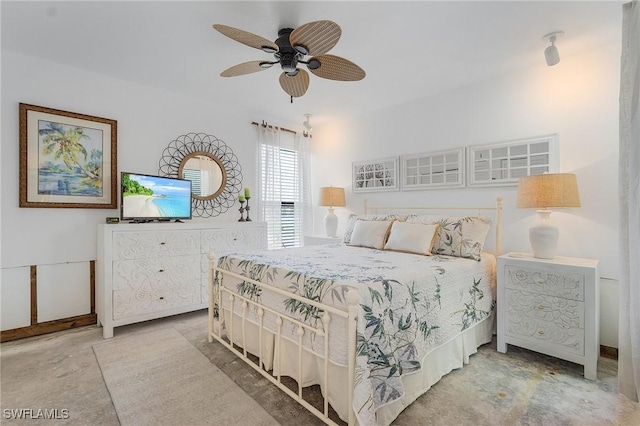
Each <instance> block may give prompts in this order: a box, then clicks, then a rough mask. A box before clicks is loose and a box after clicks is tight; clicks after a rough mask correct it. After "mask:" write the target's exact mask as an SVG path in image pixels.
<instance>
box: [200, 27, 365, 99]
mask: <svg viewBox="0 0 640 426" xmlns="http://www.w3.org/2000/svg"><path fill="white" fill-rule="evenodd" d="M213 28H214V29H215V30H217V31H219V32H220V33H222V34H224V35H225V36H227V37H229V38H232V39H234V40H236V41H238V42H240V43H242V44H245V45H247V46H250V47H253V48H255V49H260V50H262V51H263V52H266V53H272V54H273V56H275V61H250V62H243V63H241V64H238V65H234V66H232V67H231V68H228V69H226V70H224V71H222V72H221V73H220V76H222V77H236V76H239V75H245V74H251V73H254V72H258V71H263V70H266V69H268V68H271V67H272V66H273V65H276V64H280V67H281V68H282V74H280V86H281V87H282V89H283V90H284V91H285V92H286V93H287V94H288V95H289V96H291V102H293V98H294V97H300V96H302V95H304V94H305V93H306V91H307V88H308V87H309V73H307V72H306V71H305V70H304V69H302V68H299V65H300V64H304V65H306V66H307V68H308V69H309V71H311V72H312V73H313V74H315V75H317V76H318V77H322V78H327V79H329V80H338V81H358V80H362V79H363V78H364V77H365V72H364V70H363V69H362V68H360V67H359V66H358V65H356V64H354V63H353V62H351V61H348V60H347V59H344V58H341V57H339V56H335V55H328V54H327V52H328V51H329V50H331V49H332V48H333V46H335V45H336V43H338V40H339V39H340V35H341V34H342V30H341V29H340V26H339V25H338V24H336V23H335V22H332V21H314V22H309V23H307V24H304V25H302V26H300V27H298V28H296V29H292V28H283V29H281V30H280V31H278V38H277V39H276V40H275V42H272V41H269V40H267V39H266V38H264V37H260V36H258V35H255V34H252V33H250V32H247V31H244V30H240V29H238V28H233V27H229V26H227V25H222V24H214V25H213ZM307 56H309V58H308V59H305V58H306V57H307Z"/></svg>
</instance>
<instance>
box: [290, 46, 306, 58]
mask: <svg viewBox="0 0 640 426" xmlns="http://www.w3.org/2000/svg"><path fill="white" fill-rule="evenodd" d="M293 48H294V49H295V51H296V52H298V53H299V54H301V55H302V56H306V55H308V54H309V49H307V47H306V46H304V45H302V44H296V45H295V46H293Z"/></svg>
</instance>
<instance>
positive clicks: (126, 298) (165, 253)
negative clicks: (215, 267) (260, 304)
mask: <svg viewBox="0 0 640 426" xmlns="http://www.w3.org/2000/svg"><path fill="white" fill-rule="evenodd" d="M266 248H267V227H266V223H265V222H248V223H247V222H218V223H216V222H188V223H175V222H173V223H143V224H129V223H121V224H116V225H100V226H99V228H98V247H97V249H98V259H97V262H96V274H97V276H96V283H97V286H96V299H97V301H96V311H97V314H98V325H101V326H102V327H103V332H102V334H103V337H104V338H105V339H106V338H110V337H113V329H114V327H118V326H122V325H126V324H132V323H136V322H141V321H147V320H150V319H155V318H161V317H165V316H170V315H176V314H180V313H184V312H189V311H195V310H199V309H205V308H207V307H208V297H209V294H208V289H209V286H208V276H209V274H208V271H207V268H208V258H207V255H208V253H209V252H210V251H212V250H213V251H214V252H215V253H216V256H222V255H225V254H229V253H232V252H242V251H246V250H263V249H264V250H266Z"/></svg>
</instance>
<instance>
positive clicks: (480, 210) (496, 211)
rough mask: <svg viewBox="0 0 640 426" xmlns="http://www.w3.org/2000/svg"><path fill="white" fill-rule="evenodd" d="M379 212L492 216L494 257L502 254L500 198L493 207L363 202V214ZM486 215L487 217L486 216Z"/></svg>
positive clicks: (499, 197) (497, 198)
mask: <svg viewBox="0 0 640 426" xmlns="http://www.w3.org/2000/svg"><path fill="white" fill-rule="evenodd" d="M380 210H384V211H386V212H394V213H396V212H402V211H406V210H409V211H412V212H415V211H416V210H417V211H422V212H429V211H431V212H438V213H442V212H445V211H446V212H447V213H452V212H463V211H466V212H468V211H472V212H474V215H475V216H477V217H486V216H493V217H494V220H492V221H491V222H492V226H495V228H494V229H495V252H494V254H495V256H496V257H497V256H500V255H501V254H502V197H501V196H498V197H496V202H495V205H492V206H456V207H443V206H433V207H431V206H425V207H419V206H409V207H402V206H372V205H369V203H368V200H364V214H375V213H379V211H380ZM487 213H488V215H487Z"/></svg>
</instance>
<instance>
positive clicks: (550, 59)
mask: <svg viewBox="0 0 640 426" xmlns="http://www.w3.org/2000/svg"><path fill="white" fill-rule="evenodd" d="M562 35H564V31H554V32H552V33H549V34H547V35H545V36H544V37H542V39H543V40H544V41H548V42H549V43H551V46H549V47H547V48H546V49H544V58H545V59H546V60H547V65H548V66H550V67H552V66H554V65H555V64H557V63H558V62H560V54H559V53H558V48H557V47H556V45H555V43H556V39H557V38H558V37H561V36H562Z"/></svg>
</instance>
